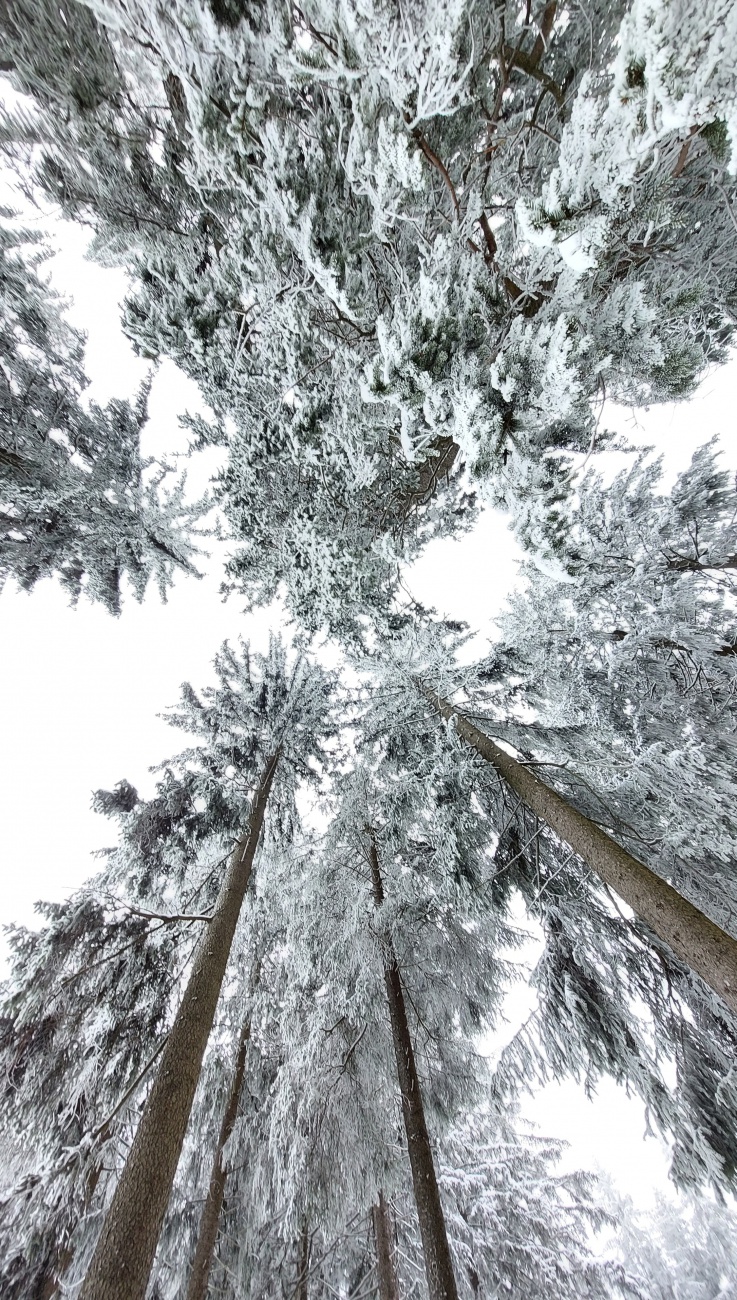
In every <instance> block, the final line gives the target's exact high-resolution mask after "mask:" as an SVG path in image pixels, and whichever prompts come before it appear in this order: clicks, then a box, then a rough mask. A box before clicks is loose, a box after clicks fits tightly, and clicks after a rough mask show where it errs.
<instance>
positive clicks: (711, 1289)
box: [610, 1197, 737, 1300]
mask: <svg viewBox="0 0 737 1300" xmlns="http://www.w3.org/2000/svg"><path fill="white" fill-rule="evenodd" d="M612 1209H613V1211H614V1212H615V1213H616V1215H617V1218H618V1223H619V1230H618V1231H617V1233H616V1235H615V1236H614V1239H613V1242H612V1245H611V1246H610V1250H611V1251H612V1253H613V1254H614V1255H616V1256H617V1257H618V1258H620V1259H621V1260H623V1262H624V1265H625V1267H626V1269H627V1272H628V1274H629V1275H630V1276H631V1277H632V1279H633V1282H634V1284H635V1285H636V1286H637V1287H639V1288H640V1289H641V1292H642V1294H643V1295H646V1296H647V1297H648V1300H729V1298H730V1296H732V1295H733V1294H734V1287H735V1278H737V1259H735V1216H734V1209H733V1207H732V1206H731V1205H725V1204H724V1203H723V1202H719V1201H714V1200H711V1199H709V1198H706V1197H702V1198H699V1199H696V1198H695V1197H689V1198H683V1199H682V1200H681V1201H680V1202H679V1204H678V1205H673V1204H670V1203H668V1202H667V1201H666V1200H661V1201H659V1202H658V1203H657V1204H656V1206H655V1209H654V1210H653V1211H651V1212H650V1213H648V1214H644V1213H642V1212H640V1213H636V1212H635V1210H634V1207H633V1205H632V1203H631V1202H630V1201H628V1200H627V1199H626V1198H621V1197H618V1198H614V1199H613V1206H612ZM612 1248H613V1250H612Z"/></svg>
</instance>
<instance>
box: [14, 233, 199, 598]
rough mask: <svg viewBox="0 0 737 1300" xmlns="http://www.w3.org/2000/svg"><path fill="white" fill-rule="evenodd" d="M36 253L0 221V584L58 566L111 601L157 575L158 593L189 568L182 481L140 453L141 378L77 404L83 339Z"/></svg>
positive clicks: (66, 582) (28, 582) (192, 514)
mask: <svg viewBox="0 0 737 1300" xmlns="http://www.w3.org/2000/svg"><path fill="white" fill-rule="evenodd" d="M43 260H44V253H43V251H42V250H41V248H40V247H39V245H38V244H37V243H36V241H35V238H34V237H33V236H32V235H30V234H28V233H27V232H25V231H22V230H14V229H12V228H11V227H9V226H7V225H2V226H0V285H1V286H2V311H1V313H0V364H1V365H2V385H1V390H2V391H1V393H0V586H1V585H2V584H4V583H5V582H6V581H7V580H8V578H11V579H13V580H14V581H15V582H16V583H17V584H18V585H19V586H20V587H21V588H23V589H24V590H26V591H30V590H31V589H32V588H33V587H34V586H35V584H36V583H37V582H38V581H39V580H40V579H41V578H45V577H47V576H54V577H58V578H59V579H60V581H61V583H62V585H63V586H64V587H65V589H66V590H67V591H68V592H69V594H70V596H71V599H72V601H73V602H76V601H77V600H78V598H79V596H80V594H82V593H83V594H84V595H85V596H87V597H88V598H89V599H90V600H98V601H100V602H101V603H102V604H103V605H105V607H106V608H107V609H108V610H109V611H110V612H111V613H113V614H117V613H119V612H120V601H121V595H122V584H123V581H124V579H127V581H128V582H129V584H130V586H131V588H132V590H133V593H134V595H135V596H136V598H137V599H138V600H142V599H143V595H144V592H145V590H146V587H147V584H148V581H149V579H150V578H151V577H152V576H153V577H155V578H156V581H157V584H158V587H159V591H160V593H161V596H162V598H165V596H166V590H167V588H168V587H169V586H170V584H171V582H172V580H173V574H174V572H175V571H176V570H178V569H180V570H184V572H186V573H196V570H195V569H194V567H193V565H192V555H193V553H194V552H195V550H196V548H195V547H194V545H193V542H192V532H193V531H196V529H194V530H193V524H194V521H195V520H196V519H197V518H198V516H200V515H201V514H202V513H203V505H204V503H199V504H194V505H191V504H188V503H187V502H186V501H185V499H184V482H183V481H182V482H180V483H179V484H177V486H176V487H175V488H174V489H173V490H171V491H169V492H167V491H166V490H163V491H162V483H163V481H164V479H165V478H166V476H167V474H168V473H169V471H168V469H167V468H166V466H163V465H155V464H154V462H152V461H144V460H143V459H142V457H141V453H140V446H139V443H140V434H141V428H142V426H143V425H144V424H145V422H146V419H147V409H146V405H147V396H148V389H147V386H144V388H143V389H142V391H141V393H140V394H139V396H138V398H137V400H136V402H135V403H134V404H133V405H131V404H130V403H128V402H124V401H118V400H114V401H112V402H110V403H109V405H108V406H107V407H105V408H101V407H99V406H97V405H95V403H90V404H89V405H83V404H82V401H81V398H82V392H83V390H84V387H85V385H86V383H87V380H86V379H85V376H84V372H83V369H82V364H83V339H82V336H81V335H80V334H79V333H77V332H76V331H74V330H73V329H72V328H71V327H70V326H69V325H68V323H67V322H66V321H65V320H64V317H63V314H62V312H61V309H60V303H59V300H58V299H57V297H56V295H55V294H54V293H53V292H52V291H51V290H50V289H49V288H48V287H47V286H46V284H45V283H44V281H43V280H42V279H41V278H40V276H39V269H40V266H41V264H42V263H43Z"/></svg>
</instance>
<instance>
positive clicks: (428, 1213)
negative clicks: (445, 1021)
mask: <svg viewBox="0 0 737 1300" xmlns="http://www.w3.org/2000/svg"><path fill="white" fill-rule="evenodd" d="M369 862H370V865H371V883H372V886H373V894H374V903H375V904H376V906H377V907H381V905H382V903H383V902H384V886H383V884H382V880H381V869H380V866H379V854H378V850H377V848H376V841H375V839H374V837H373V835H370V838H369ZM384 983H385V986H386V997H387V1002H388V1003H389V1019H390V1021H391V1027H392V1040H393V1043H394V1055H395V1058H396V1062H397V1075H398V1078H399V1091H400V1093H401V1097H402V1115H403V1117H404V1130H405V1133H406V1135H407V1152H408V1154H409V1163H410V1168H411V1170H412V1186H413V1189H414V1194H415V1202H416V1205H417V1218H418V1221H419V1225H420V1237H421V1239H422V1253H423V1255H424V1258H425V1274H426V1277H427V1289H428V1293H429V1300H458V1290H457V1288H456V1281H455V1274H454V1272H453V1263H452V1260H451V1257H450V1247H449V1246H448V1234H447V1232H446V1228H445V1217H444V1215H443V1207H442V1204H441V1201H440V1189H439V1188H438V1180H437V1177H436V1175H435V1163H434V1161H433V1156H432V1147H431V1146H430V1136H429V1134H428V1131H427V1124H426V1122H425V1109H424V1106H423V1104H422V1092H421V1090H420V1079H419V1075H418V1073H417V1066H416V1064H415V1055H414V1050H413V1047H412V1037H411V1034H410V1031H409V1023H408V1021H407V1009H406V1007H405V1003H404V990H403V988H402V979H401V975H400V971H399V963H398V962H397V956H396V953H395V951H394V948H393V946H392V945H391V943H388V944H385V950H384Z"/></svg>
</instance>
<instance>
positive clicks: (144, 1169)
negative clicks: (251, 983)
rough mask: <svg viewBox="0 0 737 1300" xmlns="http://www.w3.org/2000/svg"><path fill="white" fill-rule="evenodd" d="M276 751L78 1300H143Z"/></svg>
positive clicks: (225, 882)
mask: <svg viewBox="0 0 737 1300" xmlns="http://www.w3.org/2000/svg"><path fill="white" fill-rule="evenodd" d="M279 757H280V751H279V749H277V750H276V752H275V753H274V754H272V755H271V757H270V758H269V759H268V760H267V762H266V764H265V766H264V770H263V772H262V774H261V779H260V782H259V785H258V788H257V790H256V793H255V796H254V800H253V804H252V807H251V813H250V816H249V819H248V826H247V828H246V830H245V831H244V833H243V835H242V836H241V837H240V839H239V840H238V843H237V844H236V846H235V848H234V850H233V853H232V855H231V858H230V862H229V864H228V869H227V871H226V873H225V878H224V880H223V883H222V885H221V887H220V892H219V894H218V898H217V902H216V904H215V909H214V912H213V914H212V919H211V920H210V921H209V923H208V924H207V926H206V929H205V933H204V934H203V936H202V938H201V940H200V942H199V944H198V946H197V950H196V952H195V957H194V962H193V969H192V974H191V976H190V978H189V983H188V984H187V988H186V990H185V992H184V997H183V998H182V1001H181V1005H180V1007H179V1010H178V1012H177V1014H176V1017H175V1020H174V1024H173V1025H172V1028H171V1031H170V1033H169V1037H168V1039H167V1042H166V1047H165V1049H164V1053H163V1055H162V1058H161V1064H160V1066H159V1071H158V1074H157V1076H156V1079H155V1081H154V1084H153V1087H152V1089H151V1092H150V1094H149V1097H148V1100H147V1102H146V1106H145V1107H144V1111H143V1115H142V1116H141V1121H140V1123H139V1125H138V1129H137V1130H136V1136H135V1138H134V1141H133V1146H132V1147H131V1151H130V1155H129V1156H128V1159H127V1161H126V1164H125V1168H124V1170H123V1172H122V1174H121V1176H120V1180H119V1182H118V1186H117V1188H116V1189H115V1195H114V1196H113V1199H112V1202H111V1204H110V1208H109V1210H108V1212H107V1215H106V1216H105V1221H104V1223H103V1226H102V1232H101V1234H100V1239H99V1241H98V1243H97V1246H96V1247H95V1252H94V1254H93V1256H92V1260H91V1263H90V1266H89V1269H88V1270H87V1275H86V1277H85V1280H84V1283H83V1285H82V1290H81V1291H80V1294H79V1300H144V1297H145V1294H146V1287H147V1285H148V1279H149V1275H150V1272H151V1267H152V1264H153V1260H154V1255H155V1253H156V1246H157V1243H158V1239H159V1234H160V1232H161V1225H162V1222H163V1219H164V1214H165V1213H166V1207H167V1204H168V1201H169V1195H170V1193H171V1188H172V1183H173V1182H174V1175H175V1173H176V1169H177V1164H178V1162H179V1156H180V1154H181V1150H182V1143H183V1141H184V1135H185V1132H186V1129H187V1123H188V1121H189V1115H190V1111H191V1109H192V1101H193V1099H194V1094H195V1089H196V1087H197V1082H198V1079H199V1076H200V1070H201V1067H202V1058H203V1056H204V1052H205V1047H206V1046H207V1040H208V1038H209V1036H210V1030H211V1028H212V1022H213V1019H214V1016H215V1008H216V1006H217V1002H218V997H219V995H220V986H221V984H222V981H223V976H224V974H225V968H226V965H227V962H228V957H229V955H230V948H231V944H232V942H233V935H234V933H235V928H236V925H237V922H238V917H239V915H240V911H241V906H242V903H243V898H244V896H245V892H246V889H247V887H248V882H249V879H250V876H251V868H252V866H253V860H254V857H255V854H256V848H257V845H258V841H259V837H260V834H261V828H262V826H263V821H264V813H265V811H266V805H267V803H268V799H269V794H270V791H271V785H272V782H273V779H274V773H275V772H276V768H277V765H278V762H279Z"/></svg>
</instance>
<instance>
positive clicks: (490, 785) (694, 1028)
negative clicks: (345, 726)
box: [372, 634, 735, 1184]
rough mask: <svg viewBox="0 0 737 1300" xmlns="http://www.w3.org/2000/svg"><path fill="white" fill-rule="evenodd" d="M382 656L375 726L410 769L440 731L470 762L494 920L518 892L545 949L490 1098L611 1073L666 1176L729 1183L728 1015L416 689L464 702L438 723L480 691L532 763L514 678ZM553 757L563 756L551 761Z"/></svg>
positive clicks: (441, 652)
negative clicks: (641, 1104) (660, 1150)
mask: <svg viewBox="0 0 737 1300" xmlns="http://www.w3.org/2000/svg"><path fill="white" fill-rule="evenodd" d="M388 650H390V647H388V646H385V647H383V653H382V655H381V657H379V656H377V658H376V664H375V669H374V671H375V673H376V675H377V680H378V682H380V683H381V686H380V688H379V689H378V690H377V691H376V692H375V696H374V702H373V704H372V713H373V715H374V717H375V723H374V727H375V728H376V729H377V731H379V732H380V734H384V735H385V736H386V737H387V743H388V744H390V745H392V746H393V747H395V748H397V749H398V752H399V753H400V755H401V754H403V761H404V763H406V764H407V765H408V766H409V768H410V770H411V767H412V765H414V764H415V763H417V762H418V761H419V757H418V755H421V754H422V752H423V750H424V749H428V750H432V749H433V748H434V746H435V745H436V744H437V743H438V740H437V729H438V727H440V728H441V735H443V736H444V743H445V744H447V745H449V746H450V747H451V749H452V750H457V751H458V757H457V761H458V762H459V763H463V762H467V763H468V764H469V765H470V768H471V770H472V771H473V772H475V774H476V780H477V782H478V784H477V785H476V786H475V788H474V801H473V804H472V805H471V806H469V805H466V807H467V809H468V815H469V816H475V817H477V818H478V819H479V821H480V822H481V823H483V822H486V834H487V836H488V839H487V843H488V845H489V859H488V870H489V872H490V873H491V879H490V880H489V882H488V886H489V888H490V890H491V897H493V900H494V911H495V913H496V912H498V911H499V910H501V913H502V915H504V914H505V912H506V909H508V908H509V907H510V906H511V905H512V902H513V899H514V898H515V897H519V896H520V895H521V897H522V899H523V900H524V902H525V906H526V908H527V909H528V911H529V913H530V915H531V916H532V917H534V918H536V919H537V920H538V921H539V923H540V925H541V927H542V937H543V940H544V947H543V952H542V954H541V957H540V959H539V962H538V964H537V967H536V970H535V973H534V977H533V984H534V986H535V988H536V991H537V994H538V1000H539V1005H538V1007H537V1009H536V1010H535V1012H534V1014H533V1016H532V1017H531V1018H530V1020H529V1022H528V1023H527V1024H526V1025H525V1026H524V1027H523V1029H522V1030H521V1031H520V1032H519V1033H518V1034H517V1035H516V1036H515V1037H514V1039H513V1040H512V1042H511V1043H510V1045H509V1047H508V1048H507V1049H505V1052H504V1054H503V1056H502V1058H501V1061H500V1065H499V1068H498V1071H497V1086H498V1087H499V1089H500V1091H501V1094H502V1095H510V1096H513V1095H514V1093H515V1091H516V1089H517V1088H518V1086H519V1085H520V1083H521V1082H522V1081H523V1080H527V1082H528V1083H532V1080H533V1079H534V1078H538V1079H540V1080H545V1079H547V1078H551V1077H556V1078H557V1077H561V1076H563V1075H565V1074H566V1073H568V1072H570V1073H572V1074H573V1075H574V1076H575V1077H578V1078H580V1079H583V1080H584V1081H585V1082H586V1084H587V1086H588V1087H593V1086H595V1083H596V1079H597V1078H598V1077H599V1076H600V1075H601V1074H602V1073H606V1074H611V1075H612V1076H613V1077H614V1078H615V1079H617V1080H618V1081H620V1082H622V1083H626V1084H627V1085H628V1086H630V1087H632V1088H634V1089H636V1090H637V1091H638V1092H639V1093H640V1095H641V1096H642V1097H643V1100H644V1101H645V1103H646V1105H647V1107H648V1110H649V1113H650V1116H651V1119H652V1120H654V1121H655V1123H656V1124H657V1125H658V1126H659V1127H660V1128H661V1129H662V1130H663V1131H664V1132H670V1133H672V1134H673V1137H674V1148H673V1167H672V1173H673V1176H674V1178H676V1180H677V1181H679V1182H682V1183H689V1182H690V1183H694V1182H699V1181H702V1180H704V1179H711V1180H712V1181H714V1182H715V1183H717V1184H720V1183H722V1184H723V1183H725V1182H726V1183H729V1182H730V1181H731V1179H732V1177H733V1172H734V1168H735V1162H734V1156H735V1150H734V1143H733V1136H732V1130H733V1121H732V1119H731V1115H732V1110H733V1106H734V1099H733V1093H732V1085H731V1074H730V1060H731V1053H732V1051H733V1048H732V1047H731V1046H730V1044H733V1043H734V1038H735V1027H734V1023H733V1015H732V1013H731V1012H730V1011H729V1010H728V1008H727V1006H726V1005H725V1004H724V1003H723V1002H722V1001H721V1000H720V999H718V998H716V997H715V996H714V994H713V993H712V992H711V990H710V989H708V988H706V987H705V986H704V984H703V983H702V982H701V981H700V980H699V979H698V978H697V977H696V976H695V975H693V974H692V973H691V972H690V971H689V970H688V969H687V968H685V967H684V966H683V965H682V964H681V962H679V961H678V960H677V959H676V958H675V957H674V955H673V952H672V951H671V950H670V948H668V947H667V946H666V945H665V944H664V943H661V942H658V941H657V939H656V937H655V936H654V935H653V933H652V931H651V930H650V929H648V928H647V927H644V926H642V924H641V923H639V922H638V919H637V917H635V918H634V919H632V920H630V919H629V918H628V917H627V916H625V915H624V913H623V912H622V911H621V909H620V907H619V905H618V903H617V900H616V897H615V896H613V895H612V894H611V892H610V891H609V890H608V889H607V888H606V887H604V888H602V887H601V885H600V883H599V882H598V881H597V879H596V878H592V876H591V874H590V873H589V872H588V871H587V869H586V868H585V866H584V864H583V863H582V862H581V861H580V859H579V858H578V857H577V856H576V853H575V851H574V850H572V849H571V847H570V845H569V844H567V843H565V842H564V841H561V840H560V839H558V838H557V837H556V836H555V835H554V834H552V833H551V832H550V831H549V829H548V828H547V827H546V825H545V822H544V821H543V820H542V816H536V815H535V813H534V811H533V812H530V811H528V809H526V807H525V804H524V802H523V801H522V799H521V798H520V794H519V791H515V789H513V788H511V787H509V786H508V785H506V783H505V781H504V780H502V779H500V776H499V775H498V774H497V771H496V768H495V765H493V764H492V765H490V764H489V763H488V761H486V757H485V751H483V746H482V747H481V748H478V747H476V746H474V745H473V741H471V747H468V748H467V743H466V742H467V740H468V737H467V736H466V733H465V731H464V732H462V733H461V734H463V736H464V737H465V739H463V740H461V738H460V735H459V734H458V733H457V732H456V730H455V727H454V725H453V722H452V717H451V721H450V725H448V724H446V723H445V722H443V721H441V718H440V713H439V712H438V711H437V709H436V707H435V705H434V704H431V703H430V702H429V697H428V696H427V695H426V694H425V693H424V692H423V691H422V690H421V689H419V683H418V685H416V686H414V685H413V684H414V683H416V682H418V679H419V680H420V682H421V681H422V680H423V679H424V680H426V681H427V680H433V681H434V682H435V683H436V687H439V689H440V691H442V692H444V698H445V699H446V700H447V699H448V698H453V697H454V698H457V694H456V693H461V692H464V691H465V692H466V693H467V695H466V702H465V703H464V704H460V705H454V706H453V707H451V708H450V710H449V713H448V716H449V717H450V716H451V715H452V714H453V711H454V708H457V709H458V710H459V712H460V714H461V715H463V714H464V710H465V711H466V712H468V711H470V712H471V713H472V715H474V716H475V717H476V718H477V719H478V718H479V705H480V702H481V701H482V700H483V699H484V696H485V695H486V696H487V699H486V710H487V711H488V717H487V719H486V720H484V719H479V720H480V721H482V725H485V726H486V727H487V730H488V731H490V732H491V734H492V735H493V734H497V733H496V730H495V728H496V725H497V719H498V720H499V724H500V731H501V734H502V735H503V736H505V737H506V736H508V735H509V734H510V731H511V730H513V729H514V728H515V727H520V729H521V734H522V735H523V736H524V737H525V740H524V749H523V750H522V755H521V759H522V761H523V762H525V763H529V762H532V763H534V762H535V754H534V743H535V740H534V738H535V729H534V726H533V725H531V720H529V719H525V720H524V721H520V720H519V708H518V704H517V699H518V691H517V686H518V682H516V681H515V678H514V676H513V675H511V674H510V677H509V678H505V677H504V675H503V674H500V675H497V674H496V673H494V674H492V682H493V683H495V689H494V693H493V695H492V696H491V698H488V692H489V687H488V684H487V686H486V690H483V689H480V686H479V681H478V677H477V675H476V670H474V669H462V668H459V667H457V666H456V665H455V664H454V663H453V659H452V656H451V655H450V654H449V653H448V645H447V638H438V636H437V634H433V636H431V637H430V638H429V639H428V637H427V635H425V634H423V635H421V636H417V635H415V636H412V635H411V634H405V636H404V637H403V638H397V640H396V642H395V644H394V647H393V649H392V650H391V652H390V653H387V651H388ZM469 695H470V698H469ZM443 711H444V710H441V713H442V712H443ZM433 715H434V719H435V720H434V721H433ZM505 719H506V721H507V723H508V726H509V729H510V731H507V729H506V728H505V725H504V721H505ZM446 727H447V729H446ZM514 734H515V735H516V736H517V740H516V742H515V743H516V744H517V745H518V747H519V748H522V744H523V742H522V741H521V740H520V738H519V734H518V733H517V732H516V731H515V732H514ZM544 734H545V733H544V730H543V736H544ZM564 734H565V733H564ZM542 743H543V742H542V739H541V744H542ZM482 751H483V752H482ZM464 752H465V759H464V757H463V755H464ZM558 761H561V762H564V761H565V758H564V757H563V756H557V757H556V762H558ZM521 770H523V771H528V770H529V769H528V768H525V767H523V768H522V769H521ZM562 771H563V776H564V775H565V768H563V769H562ZM541 772H542V773H543V774H544V776H545V779H546V780H548V781H550V782H551V783H552V784H553V786H555V785H559V784H560V777H559V775H558V774H557V771H556V768H555V767H553V766H551V767H550V768H543V769H541ZM467 779H468V778H467ZM563 788H565V786H564V787H563ZM574 803H575V800H574ZM487 819H488V820H487ZM668 1058H670V1060H671V1061H673V1063H674V1064H675V1067H676V1071H675V1081H674V1082H669V1081H668V1076H667V1073H666V1072H665V1071H664V1068H663V1067H664V1062H665V1061H666V1060H667V1059H668Z"/></svg>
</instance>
